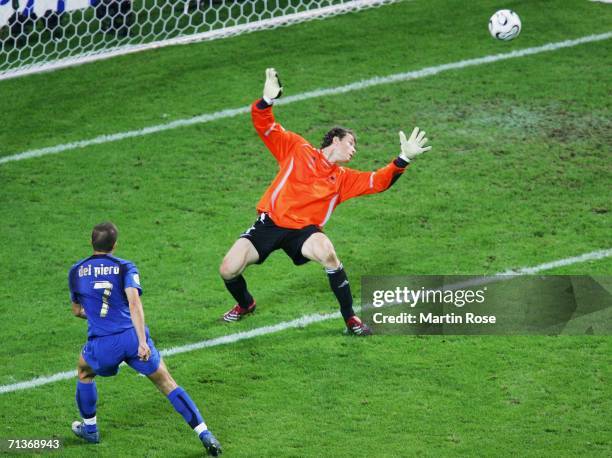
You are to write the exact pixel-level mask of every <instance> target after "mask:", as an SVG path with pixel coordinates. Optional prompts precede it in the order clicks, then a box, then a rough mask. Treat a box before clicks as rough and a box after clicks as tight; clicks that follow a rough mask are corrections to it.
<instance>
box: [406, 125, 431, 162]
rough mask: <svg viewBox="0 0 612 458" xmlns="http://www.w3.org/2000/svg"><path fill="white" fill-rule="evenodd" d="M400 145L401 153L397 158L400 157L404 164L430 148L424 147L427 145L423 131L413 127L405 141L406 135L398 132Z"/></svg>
mask: <svg viewBox="0 0 612 458" xmlns="http://www.w3.org/2000/svg"><path fill="white" fill-rule="evenodd" d="M399 137H400V145H401V147H402V152H401V153H400V155H399V157H401V158H402V159H403V160H405V161H406V162H410V161H411V160H412V159H413V158H415V157H416V156H418V155H419V154H422V153H424V152H426V151H429V150H430V149H431V146H425V144H426V143H427V138H426V137H425V131H423V130H419V128H418V127H415V128H414V130H413V131H412V134H411V135H410V138H409V139H406V134H405V133H404V132H403V131H401V130H400V133H399Z"/></svg>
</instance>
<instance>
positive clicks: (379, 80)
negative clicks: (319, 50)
mask: <svg viewBox="0 0 612 458" xmlns="http://www.w3.org/2000/svg"><path fill="white" fill-rule="evenodd" d="M609 38H612V32H606V33H601V34H598V35H588V36H584V37H581V38H576V39H574V40H565V41H559V42H555V43H547V44H545V45H541V46H535V47H531V48H523V49H519V50H516V51H511V52H507V53H503V54H492V55H488V56H483V57H478V58H474V59H466V60H460V61H457V62H451V63H448V64H442V65H435V66H432V67H425V68H422V69H420V70H414V71H410V72H404V73H395V74H393V75H388V76H375V77H373V78H369V79H366V80H361V81H355V82H353V83H349V84H346V85H344V86H338V87H332V88H327V89H317V90H314V91H309V92H303V93H301V94H296V95H292V96H289V97H284V98H282V99H279V100H278V101H277V102H276V105H288V104H291V103H295V102H302V101H304V100H309V99H314V98H317V97H323V96H333V95H338V94H345V93H347V92H352V91H358V90H362V89H367V88H370V87H375V86H380V85H383V84H393V83H398V82H403V81H410V80H415V79H419V78H425V77H427V76H433V75H437V74H438V73H442V72H446V71H449V70H459V69H463V68H467V67H474V66H476V65H483V64H490V63H493V62H499V61H502V60H507V59H515V58H518V57H525V56H531V55H534V54H540V53H543V52H551V51H556V50H559V49H564V48H571V47H574V46H578V45H581V44H585V43H593V42H597V41H603V40H608V39H609ZM250 110H251V107H250V106H247V107H242V108H229V109H225V110H221V111H216V112H214V113H207V114H202V115H199V116H195V117H193V118H187V119H178V120H176V121H172V122H169V123H166V124H158V125H155V126H149V127H145V128H143V129H139V130H130V131H127V132H119V133H115V134H108V135H100V136H98V137H94V138H90V139H88V140H80V141H76V142H71V143H64V144H60V145H55V146H49V147H46V148H40V149H31V150H29V151H24V152H22V153H17V154H13V155H10V156H5V157H0V164H4V163H7V162H14V161H22V160H24V159H31V158H34V157H40V156H47V155H49V154H58V153H62V152H64V151H70V150H73V149H79V148H86V147H88V146H92V145H102V144H106V143H111V142H116V141H120V140H125V139H128V138H134V137H144V136H146V135H151V134H156V133H158V132H163V131H166V130H172V129H177V128H179V127H186V126H192V125H195V124H204V123H208V122H211V121H217V120H219V119H227V118H232V117H234V116H238V115H242V114H246V113H249V112H250Z"/></svg>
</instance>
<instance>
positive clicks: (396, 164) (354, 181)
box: [340, 127, 431, 202]
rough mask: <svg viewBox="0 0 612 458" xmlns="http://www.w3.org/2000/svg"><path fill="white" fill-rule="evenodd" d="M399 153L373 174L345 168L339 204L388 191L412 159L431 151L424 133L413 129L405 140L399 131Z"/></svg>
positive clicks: (416, 128)
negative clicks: (358, 197) (365, 195)
mask: <svg viewBox="0 0 612 458" xmlns="http://www.w3.org/2000/svg"><path fill="white" fill-rule="evenodd" d="M399 137H400V153H399V155H398V157H397V158H396V159H394V160H393V161H391V162H390V163H389V164H387V165H386V166H385V167H383V168H380V169H378V170H376V171H375V172H359V171H357V170H352V169H348V168H345V173H344V176H343V178H342V188H341V189H342V191H341V195H340V202H344V201H346V200H348V199H352V198H353V197H357V196H361V195H364V194H375V193H378V192H383V191H386V190H387V189H389V188H390V187H391V186H392V185H393V183H395V182H396V181H397V179H398V178H399V177H400V176H402V174H403V173H404V170H405V169H406V167H407V166H408V164H410V162H411V161H412V159H414V158H415V157H417V156H418V155H419V154H422V153H424V152H426V151H429V150H430V149H431V146H425V145H426V144H427V138H426V137H425V131H422V130H420V129H419V128H418V127H415V128H414V130H413V131H412V135H410V138H409V139H407V138H406V135H405V134H404V132H402V131H400V133H399Z"/></svg>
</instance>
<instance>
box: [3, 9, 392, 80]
mask: <svg viewBox="0 0 612 458" xmlns="http://www.w3.org/2000/svg"><path fill="white" fill-rule="evenodd" d="M396 1H398V0H226V1H222V0H0V80H3V79H8V78H14V77H17V76H22V75H27V74H32V73H38V72H42V71H50V70H54V69H58V68H64V67H69V66H72V65H78V64H82V63H86V62H92V61H95V60H100V59H106V58H110V57H113V56H118V55H124V54H129V53H133V52H139V51H144V50H147V49H153V48H159V47H163V46H169V45H176V44H187V43H193V42H198V41H203V40H212V39H217V38H224V37H228V36H232V35H238V34H241V33H246V32H252V31H256V30H262V29H269V28H274V27H280V26H285V25H290V24H294V23H298V22H303V21H308V20H312V19H322V18H326V17H329V16H333V15H338V14H344V13H348V12H351V11H358V10H361V9H364V8H371V7H376V6H381V5H383V4H387V3H393V2H396Z"/></svg>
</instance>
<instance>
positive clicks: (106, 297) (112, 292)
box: [68, 254, 142, 337]
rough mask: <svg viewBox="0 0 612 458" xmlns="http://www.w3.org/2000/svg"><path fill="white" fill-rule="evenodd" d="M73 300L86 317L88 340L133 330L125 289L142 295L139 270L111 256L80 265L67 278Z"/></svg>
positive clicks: (97, 258) (97, 256)
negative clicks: (136, 290) (82, 309)
mask: <svg viewBox="0 0 612 458" xmlns="http://www.w3.org/2000/svg"><path fill="white" fill-rule="evenodd" d="M68 285H69V287H70V298H71V300H72V302H76V303H77V304H80V305H81V306H83V308H84V309H85V313H86V314H87V335H88V337H100V336H108V335H111V334H117V333H119V332H123V331H125V330H126V329H130V328H133V327H134V325H133V324H132V319H131V317H130V306H129V303H128V300H127V296H126V294H125V288H130V287H132V288H137V289H138V294H142V289H141V287H140V278H139V275H138V269H137V268H136V266H135V265H134V264H133V263H132V262H130V261H126V260H124V259H119V258H116V257H115V256H112V255H110V254H96V255H93V256H90V257H89V258H86V259H83V260H81V261H79V262H77V263H76V264H75V265H74V266H72V268H71V269H70V273H69V274H68Z"/></svg>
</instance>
